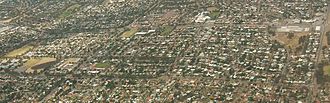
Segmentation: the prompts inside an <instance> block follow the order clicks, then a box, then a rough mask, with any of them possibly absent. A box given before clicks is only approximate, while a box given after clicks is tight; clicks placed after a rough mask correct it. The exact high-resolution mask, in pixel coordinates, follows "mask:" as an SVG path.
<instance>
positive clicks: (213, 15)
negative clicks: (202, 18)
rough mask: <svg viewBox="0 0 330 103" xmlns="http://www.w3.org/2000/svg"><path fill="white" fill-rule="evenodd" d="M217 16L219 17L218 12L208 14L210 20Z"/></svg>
mask: <svg viewBox="0 0 330 103" xmlns="http://www.w3.org/2000/svg"><path fill="white" fill-rule="evenodd" d="M219 15H220V12H219V11H212V12H211V13H210V17H211V19H216V18H218V17H219Z"/></svg>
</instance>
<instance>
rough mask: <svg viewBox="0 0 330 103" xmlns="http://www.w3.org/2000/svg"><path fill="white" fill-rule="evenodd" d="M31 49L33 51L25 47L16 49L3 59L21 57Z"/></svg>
mask: <svg viewBox="0 0 330 103" xmlns="http://www.w3.org/2000/svg"><path fill="white" fill-rule="evenodd" d="M31 49H33V46H30V45H25V46H23V47H21V48H18V49H16V50H13V51H11V52H9V53H8V54H6V55H5V57H16V56H21V55H23V54H24V53H26V52H28V51H29V50H31Z"/></svg>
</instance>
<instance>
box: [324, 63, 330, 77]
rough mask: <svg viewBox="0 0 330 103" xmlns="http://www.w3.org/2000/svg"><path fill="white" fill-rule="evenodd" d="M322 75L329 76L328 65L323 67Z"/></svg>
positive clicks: (329, 68)
mask: <svg viewBox="0 0 330 103" xmlns="http://www.w3.org/2000/svg"><path fill="white" fill-rule="evenodd" d="M323 71H324V75H328V76H330V65H327V66H324V67H323Z"/></svg>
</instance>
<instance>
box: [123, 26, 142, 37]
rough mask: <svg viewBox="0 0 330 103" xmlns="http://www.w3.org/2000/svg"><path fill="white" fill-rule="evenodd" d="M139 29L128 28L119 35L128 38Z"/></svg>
mask: <svg viewBox="0 0 330 103" xmlns="http://www.w3.org/2000/svg"><path fill="white" fill-rule="evenodd" d="M138 31H139V29H138V28H131V29H130V30H128V31H126V32H124V33H123V34H122V35H121V37H125V38H129V37H131V36H133V35H134V34H135V33H136V32H138Z"/></svg>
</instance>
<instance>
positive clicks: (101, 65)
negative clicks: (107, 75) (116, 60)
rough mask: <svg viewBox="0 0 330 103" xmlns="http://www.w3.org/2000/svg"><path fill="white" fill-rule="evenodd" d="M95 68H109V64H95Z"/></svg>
mask: <svg viewBox="0 0 330 103" xmlns="http://www.w3.org/2000/svg"><path fill="white" fill-rule="evenodd" d="M95 67H96V68H109V67H110V64H109V63H98V64H95Z"/></svg>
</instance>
